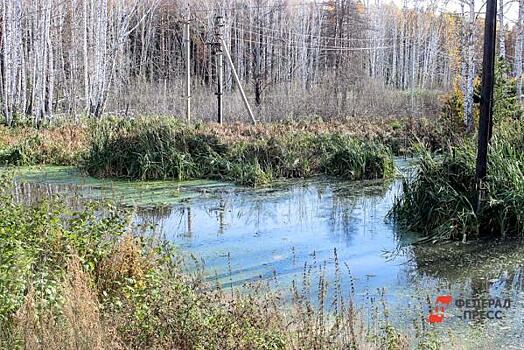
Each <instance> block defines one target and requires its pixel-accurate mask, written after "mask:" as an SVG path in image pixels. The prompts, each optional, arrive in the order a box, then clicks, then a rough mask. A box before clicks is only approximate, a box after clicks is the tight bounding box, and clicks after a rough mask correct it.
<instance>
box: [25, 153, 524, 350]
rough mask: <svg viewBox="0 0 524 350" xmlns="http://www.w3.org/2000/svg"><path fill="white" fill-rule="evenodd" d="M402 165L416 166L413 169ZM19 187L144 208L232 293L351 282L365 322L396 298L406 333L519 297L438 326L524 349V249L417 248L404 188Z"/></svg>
mask: <svg viewBox="0 0 524 350" xmlns="http://www.w3.org/2000/svg"><path fill="white" fill-rule="evenodd" d="M397 167H398V168H400V169H402V170H403V172H404V173H405V172H406V169H409V167H408V166H407V164H406V162H404V161H397ZM17 184H18V185H17V187H16V190H15V193H16V194H17V195H18V196H20V197H23V198H26V199H27V198H33V199H34V198H41V197H46V196H50V195H53V194H55V193H64V194H66V196H68V197H69V198H70V199H71V198H74V197H76V196H77V195H80V196H81V197H82V198H85V197H87V198H111V199H114V200H117V201H119V202H121V203H123V204H125V205H129V206H131V205H132V206H134V207H135V209H136V210H135V212H136V221H137V223H139V224H154V225H155V226H156V232H157V233H158V234H161V235H162V237H164V238H166V239H168V240H170V241H172V242H174V243H175V244H176V246H177V247H179V249H180V251H181V254H184V255H192V256H194V257H195V258H196V259H198V260H199V261H200V262H201V263H202V264H203V265H204V267H205V271H206V278H207V279H208V280H210V281H213V282H216V281H218V282H220V283H221V284H222V286H223V287H226V288H229V287H238V288H242V286H243V285H245V284H246V283H248V282H253V281H259V280H262V281H268V283H269V284H270V285H271V286H272V287H273V288H278V289H280V290H284V291H286V290H289V287H290V286H291V284H292V283H293V281H295V283H298V282H300V281H302V280H303V277H304V275H305V274H307V275H309V276H312V277H311V278H312V280H313V281H315V276H322V277H323V278H325V280H326V281H328V284H329V286H331V287H333V286H335V285H336V282H335V281H340V284H341V285H342V293H344V294H345V295H346V296H347V295H349V294H350V293H351V294H352V296H353V298H354V300H355V301H356V302H357V305H360V306H361V307H362V309H363V310H365V313H366V312H367V313H370V312H371V311H370V310H371V309H373V308H374V305H376V304H377V301H379V300H381V299H384V300H385V301H386V303H387V304H388V305H389V309H390V310H389V312H390V314H391V318H392V319H393V320H394V321H395V323H397V324H399V325H402V326H403V327H404V328H406V329H410V328H411V325H412V324H424V318H425V317H426V315H427V310H428V307H429V306H430V305H431V304H432V303H433V302H434V299H435V298H436V296H437V295H440V294H451V295H452V296H453V298H454V299H455V300H456V299H458V298H490V297H491V298H496V297H500V298H510V299H511V300H512V305H511V307H510V308H509V309H504V319H503V320H499V321H492V320H478V321H471V322H466V321H463V320H461V319H460V318H459V316H460V315H461V314H462V313H461V312H462V310H459V308H456V307H452V308H451V309H449V310H448V311H447V315H448V318H447V319H446V320H445V322H444V323H443V324H441V325H438V326H437V327H440V330H441V331H442V334H447V333H446V331H445V330H447V329H451V330H453V336H454V337H457V338H461V339H463V340H461V341H460V343H461V344H464V347H465V348H486V349H489V348H491V347H493V346H502V345H504V346H507V347H508V348H515V349H521V348H523V349H524V327H523V317H522V315H523V311H524V293H523V286H522V282H523V278H524V276H523V275H522V264H523V263H524V248H523V245H522V244H521V243H519V242H512V243H511V244H508V243H505V244H498V245H493V244H488V243H486V244H483V243H482V244H479V243H474V244H466V245H456V244H445V245H442V244H441V245H429V246H428V245H426V246H412V245H410V244H409V243H410V242H412V241H413V239H412V236H411V235H409V234H408V233H405V232H400V231H398V230H397V228H396V227H395V225H394V223H393V222H391V220H388V219H387V214H388V212H389V211H390V209H391V207H392V205H393V203H394V200H395V198H396V197H397V196H399V195H400V193H401V187H402V182H401V180H399V179H397V180H394V181H391V182H388V183H382V182H376V181H363V182H344V181H335V180H333V179H325V178H319V179H312V180H296V181H291V182H283V183H280V184H277V185H275V186H272V187H267V188H262V189H256V190H253V189H249V188H239V187H236V186H233V185H231V184H224V183H217V182H210V181H194V182H185V183H176V182H169V181H159V182H149V183H130V182H123V181H116V182H114V181H107V180H96V179H92V178H88V177H85V176H82V175H81V174H79V173H78V172H76V171H74V170H72V169H69V168H41V169H29V170H25V171H23V172H22V173H21V174H20V175H19V176H18V177H17ZM312 285H313V287H312V291H311V295H312V296H313V297H314V296H315V293H316V290H315V282H313V283H312ZM329 290H330V293H328V298H329V296H331V295H332V294H333V288H330V289H329ZM285 295H286V293H285V292H284V296H285ZM480 311H482V310H480ZM484 311H486V310H484ZM481 338H482V340H480V339H481ZM486 338H487V339H486ZM480 344H483V345H480Z"/></svg>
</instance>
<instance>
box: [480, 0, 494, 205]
mask: <svg viewBox="0 0 524 350" xmlns="http://www.w3.org/2000/svg"><path fill="white" fill-rule="evenodd" d="M496 14H497V0H487V4H486V22H485V29H484V58H483V63H482V90H481V100H480V119H479V130H478V148H477V166H476V172H475V179H476V182H477V191H478V201H477V210H479V209H480V206H481V202H482V200H483V199H484V198H485V192H486V190H487V186H486V184H485V179H486V175H487V168H488V165H487V164H488V146H489V141H490V138H491V130H492V125H493V86H494V83H495V46H496V32H497V20H496Z"/></svg>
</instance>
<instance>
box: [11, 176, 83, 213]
mask: <svg viewBox="0 0 524 350" xmlns="http://www.w3.org/2000/svg"><path fill="white" fill-rule="evenodd" d="M64 194H67V195H64ZM13 196H14V199H15V201H17V202H19V203H24V204H29V205H31V204H35V203H38V202H41V201H44V200H48V199H50V198H53V197H58V196H60V198H61V200H62V201H63V202H64V203H65V204H66V205H67V206H68V207H69V208H73V209H79V208H81V207H82V197H81V195H80V189H79V188H78V187H77V186H74V185H64V184H52V183H27V182H17V181H15V182H14V187H13Z"/></svg>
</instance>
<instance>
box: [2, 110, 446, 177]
mask: <svg viewBox="0 0 524 350" xmlns="http://www.w3.org/2000/svg"><path fill="white" fill-rule="evenodd" d="M442 124H443V123H439V122H437V121H429V120H427V119H407V118H406V119H376V120H375V119H369V120H359V121H355V120H347V121H344V122H340V121H330V122H323V121H320V120H311V121H302V122H282V123H271V124H262V125H258V126H251V125H245V124H229V125H224V126H219V125H216V124H213V123H209V124H196V125H193V126H186V125H184V124H182V123H180V122H177V121H176V120H175V119H173V118H139V119H133V120H129V119H127V120H126V119H117V118H103V119H101V120H96V121H83V122H79V123H55V125H51V126H48V127H46V128H42V129H39V130H37V129H33V128H30V127H15V128H6V127H0V163H1V164H12V165H35V164H47V165H75V166H79V167H82V168H84V169H85V170H87V171H88V172H89V173H90V174H91V175H95V176H98V177H118V178H132V179H203V178H210V179H221V180H228V181H236V182H238V183H242V184H247V185H258V184H264V183H268V182H270V181H272V180H274V179H277V178H296V177H308V176H313V175H319V174H326V175H334V176H340V177H343V178H347V179H375V178H384V177H387V176H389V175H390V174H391V172H392V162H391V154H406V153H410V152H411V151H412V149H413V148H412V146H413V145H414V144H416V143H420V142H421V143H424V144H425V145H427V146H428V147H429V148H430V149H433V150H437V149H440V148H442V147H444V145H445V144H446V143H447V142H449V139H450V138H452V137H451V136H450V131H449V130H447V129H445V128H444V127H442V126H441V125H442ZM444 125H445V123H444Z"/></svg>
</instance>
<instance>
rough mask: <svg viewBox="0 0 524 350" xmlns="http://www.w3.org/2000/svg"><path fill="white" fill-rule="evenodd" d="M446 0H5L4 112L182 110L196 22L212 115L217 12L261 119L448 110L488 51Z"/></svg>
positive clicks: (200, 110)
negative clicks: (395, 1) (441, 100)
mask: <svg viewBox="0 0 524 350" xmlns="http://www.w3.org/2000/svg"><path fill="white" fill-rule="evenodd" d="M463 2H464V3H467V4H466V5H471V3H473V6H474V1H473V0H467V1H466V0H465V1H463ZM442 5H443V4H442V1H435V0H431V1H425V2H415V6H414V7H413V6H410V7H408V6H404V7H402V8H399V7H396V6H394V5H391V4H389V2H385V1H376V2H375V4H374V5H369V6H366V5H364V3H363V2H361V1H355V0H329V1H325V2H322V3H314V2H288V1H282V0H249V1H236V0H235V1H191V2H189V4H188V3H187V2H185V1H179V0H174V1H171V0H170V1H167V0H115V1H109V0H99V1H95V0H13V1H3V2H2V4H1V40H2V43H1V46H0V47H1V52H0V60H1V94H0V95H1V105H2V107H1V111H2V114H3V117H4V120H5V122H6V123H7V124H10V123H12V121H13V120H16V119H17V118H20V117H23V116H29V117H30V118H31V120H32V121H33V122H35V123H40V122H42V121H45V120H49V119H51V118H53V117H54V116H56V115H58V114H64V115H67V116H78V115H81V114H89V115H92V116H95V117H98V116H100V115H101V114H102V113H112V114H118V115H138V114H168V115H176V116H182V115H183V111H184V108H185V103H184V79H185V78H184V74H185V65H186V61H185V55H184V50H183V48H184V45H185V43H184V37H183V23H184V22H185V21H186V20H188V19H189V20H190V21H191V35H190V51H191V56H192V59H191V61H190V63H191V73H192V83H193V90H192V94H193V106H194V114H195V117H196V119H208V118H211V117H212V116H213V115H214V110H215V97H214V91H215V85H216V76H217V69H216V60H215V56H214V55H213V53H214V51H215V48H214V47H213V45H212V43H213V42H214V41H215V30H216V28H215V25H214V20H215V16H216V15H222V16H224V20H225V27H224V28H223V29H222V32H223V35H224V38H225V41H226V43H227V45H228V47H229V50H230V52H231V54H232V58H233V62H234V64H235V66H236V68H237V71H238V73H239V75H240V78H241V80H242V82H243V84H244V85H245V88H246V89H247V92H248V98H249V99H250V101H251V103H252V104H253V105H254V106H256V108H255V111H256V113H257V117H258V118H259V119H267V120H273V119H280V118H284V117H288V116H304V115H307V116H311V115H320V116H322V117H347V116H355V115H357V116H368V115H372V116H386V115H387V116H390V115H406V114H412V115H417V114H426V115H427V114H431V113H435V112H437V111H438V104H437V103H436V102H435V101H436V100H437V99H435V98H434V96H435V93H437V92H440V91H445V90H448V89H449V88H450V87H451V86H452V85H453V84H454V83H456V82H459V81H462V83H461V84H460V86H461V89H462V91H463V92H464V93H465V94H466V95H467V94H468V91H470V90H469V87H470V86H472V80H473V77H474V75H475V74H477V72H476V70H475V65H478V62H479V60H480V59H481V56H482V51H481V49H479V48H478V47H475V45H476V43H477V42H481V41H480V40H478V38H479V37H480V35H481V33H482V31H481V25H482V21H481V20H480V19H479V17H478V14H476V13H474V11H473V13H468V12H467V11H464V10H463V13H462V14H460V13H459V14H453V13H447V12H442ZM472 9H474V7H472ZM466 10H467V8H466ZM501 18H502V19H503V18H504V17H501ZM515 28H517V29H518V28H520V27H519V26H518V25H517V26H513V27H512V31H511V32H510V31H509V27H506V29H505V30H503V32H505V34H506V37H507V39H508V40H505V42H506V45H505V50H506V51H507V52H509V53H514V55H513V56H512V57H517V59H518V57H520V58H521V55H520V56H519V55H518V54H517V52H515V51H519V50H515V49H514V46H515V45H513V42H515V39H514V38H515V37H516V36H517V37H518V35H515V30H516V29H515ZM517 32H519V33H520V32H521V31H519V30H517ZM521 42H522V40H521V41H520V43H521ZM517 43H518V40H517ZM517 46H519V45H517ZM520 51H522V44H520ZM508 57H509V54H508ZM520 61H521V59H520ZM516 70H517V72H516V74H518V69H516ZM224 74H225V88H226V96H225V100H226V104H225V106H226V109H225V114H226V118H230V119H234V118H244V116H243V115H244V114H245V113H244V112H243V109H242V108H243V107H242V104H241V103H240V98H239V96H238V95H237V94H236V93H235V90H236V86H235V84H234V81H233V79H232V75H231V69H230V67H228V66H226V69H225V73H224ZM471 91H472V90H471ZM466 104H467V103H466ZM468 108H469V107H465V113H466V114H468V113H469V114H471V111H470V110H468ZM465 120H466V119H465Z"/></svg>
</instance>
